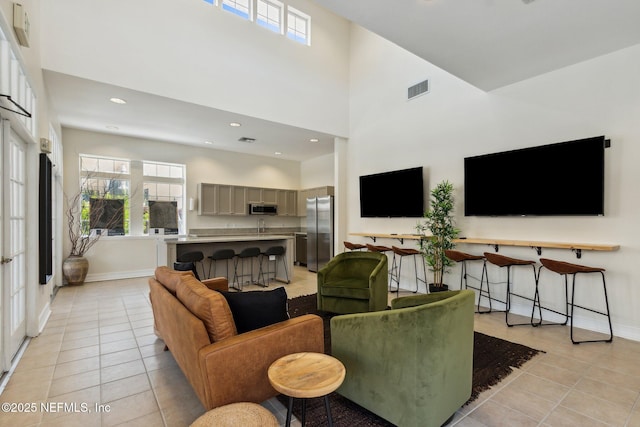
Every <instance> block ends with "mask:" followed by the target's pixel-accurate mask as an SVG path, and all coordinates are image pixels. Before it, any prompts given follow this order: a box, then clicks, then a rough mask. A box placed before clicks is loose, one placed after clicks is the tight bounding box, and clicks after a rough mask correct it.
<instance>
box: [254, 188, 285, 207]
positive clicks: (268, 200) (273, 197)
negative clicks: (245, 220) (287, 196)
mask: <svg viewBox="0 0 640 427" xmlns="http://www.w3.org/2000/svg"><path fill="white" fill-rule="evenodd" d="M278 191H279V190H276V189H275V188H257V187H248V188H247V203H264V204H269V205H275V204H277V203H278Z"/></svg>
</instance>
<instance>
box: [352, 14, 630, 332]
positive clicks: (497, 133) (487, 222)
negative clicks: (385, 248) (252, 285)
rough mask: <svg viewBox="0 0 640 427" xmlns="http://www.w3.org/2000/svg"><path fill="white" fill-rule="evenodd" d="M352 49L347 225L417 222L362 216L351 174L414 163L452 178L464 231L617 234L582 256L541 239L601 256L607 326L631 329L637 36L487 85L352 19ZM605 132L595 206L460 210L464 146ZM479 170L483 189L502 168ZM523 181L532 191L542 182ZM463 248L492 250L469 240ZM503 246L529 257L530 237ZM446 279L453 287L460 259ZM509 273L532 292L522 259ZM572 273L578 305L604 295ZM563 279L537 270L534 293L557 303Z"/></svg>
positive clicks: (577, 236) (468, 152)
mask: <svg viewBox="0 0 640 427" xmlns="http://www.w3.org/2000/svg"><path fill="white" fill-rule="evenodd" d="M351 52H352V57H351V67H350V72H351V84H350V90H351V97H350V105H351V108H350V127H351V132H350V136H349V143H348V144H347V147H348V165H349V167H348V174H349V177H348V179H347V181H348V183H349V184H348V212H349V213H348V215H349V219H348V222H349V231H350V232H389V233H411V232H414V227H415V224H416V219H363V218H360V217H359V215H358V212H359V211H358V206H359V202H358V190H357V182H358V181H357V177H358V176H359V175H363V174H368V173H375V172H381V171H385V170H393V169H400V168H407V167H413V166H423V167H424V168H425V175H426V178H427V181H426V184H427V185H426V187H427V189H426V190H425V192H427V191H428V189H430V188H432V187H433V186H434V185H435V184H436V183H438V182H440V181H442V180H444V179H447V180H449V181H451V182H452V183H453V184H454V186H455V187H456V197H457V203H456V212H457V214H456V217H457V224H458V226H459V227H460V228H461V229H462V234H463V235H465V236H469V237H487V238H503V239H526V240H537V241H559V242H582V243H612V244H619V245H621V249H620V250H619V251H616V252H613V253H603V252H590V251H586V252H583V255H582V259H580V260H578V259H576V256H575V255H574V254H573V253H572V252H571V251H568V250H543V254H542V256H544V257H548V258H555V259H562V260H566V261H569V262H574V263H582V264H585V265H593V266H600V267H604V268H606V269H607V283H608V291H609V298H610V305H611V310H612V313H613V321H614V333H615V334H616V335H619V336H626V337H632V338H634V339H640V312H638V310H637V309H636V308H635V304H634V302H635V301H638V299H639V297H640V289H639V288H638V286H637V283H638V282H639V281H640V271H638V269H637V268H636V265H635V262H637V259H638V255H639V253H640V246H639V244H638V242H639V241H640V239H639V238H640V225H639V224H638V221H637V218H638V213H639V212H640V202H639V201H638V198H637V197H636V196H635V194H636V193H637V189H636V187H637V184H638V182H640V172H639V171H638V167H637V164H636V163H637V162H636V160H637V159H638V158H640V144H638V140H639V138H640V122H639V121H638V117H640V83H639V82H638V79H637V76H638V75H639V73H640V45H638V46H634V47H631V48H628V49H625V50H621V51H618V52H615V53H612V54H609V55H606V56H602V57H599V58H596V59H593V60H590V61H587V62H584V63H581V64H577V65H574V66H571V67H567V68H565V69H561V70H558V71H556V72H552V73H548V74H545V75H542V76H539V77H536V78H533V79H530V80H527V81H524V82H521V83H518V84H514V85H511V86H508V87H504V88H502V89H500V90H496V91H493V92H489V93H485V92H482V91H480V90H478V89H476V88H474V87H472V86H470V85H468V84H466V83H465V82H463V81H461V80H459V79H457V78H456V77H454V76H452V75H450V74H448V73H446V72H444V71H443V70H441V69H439V68H437V67H435V66H433V65H432V64H430V63H428V62H426V61H424V60H422V59H420V58H417V57H416V56H414V55H412V54H410V53H408V52H406V51H404V50H403V49H400V48H398V47H397V46H395V45H393V44H392V43H390V42H388V41H386V40H384V39H381V38H380V37H378V36H376V35H374V34H372V33H370V32H368V31H366V30H364V29H362V28H360V27H357V26H355V25H354V26H352V39H351ZM425 78H429V79H430V80H431V91H430V93H428V94H426V95H423V96H421V97H419V98H416V99H414V100H412V101H407V100H406V89H407V87H409V86H411V85H413V84H415V83H417V82H419V81H422V80H424V79H425ZM603 134H604V135H606V136H607V137H608V138H610V139H611V143H612V146H611V148H609V149H608V150H607V151H606V196H605V203H606V205H605V212H606V215H605V216H604V217H540V218H520V217H516V218H511V217H509V218H476V217H469V218H465V217H464V216H463V214H462V212H463V206H462V200H463V191H464V188H462V187H463V182H464V170H463V158H464V157H466V156H472V155H478V154H483V153H490V152H497V151H503V150H508V149H514V148H520V147H527V146H535V145H543V144H550V143H554V142H561V141H565V140H571V139H578V138H583V137H590V136H597V135H603ZM364 159H366V160H364ZM531 173H544V165H531ZM486 180H487V191H496V190H495V189H496V185H498V184H499V182H500V175H499V172H498V171H488V173H487V177H486ZM531 191H532V197H535V192H536V191H542V189H531ZM353 240H357V239H356V238H353ZM363 240H364V239H363ZM391 243H392V242H387V244H391ZM395 243H396V244H397V243H398V242H395ZM405 245H406V242H405ZM460 249H461V250H465V251H468V252H472V253H481V252H483V251H488V250H492V249H491V248H490V247H487V246H474V245H463V246H460ZM500 253H502V254H506V255H510V256H515V257H521V258H527V259H537V253H536V252H535V251H533V250H532V249H530V248H520V249H517V248H508V247H503V248H500ZM476 273H477V276H479V271H477V272H472V274H476ZM490 274H491V276H492V282H493V281H503V280H504V279H505V278H506V275H505V273H504V272H503V271H498V270H493V269H492V270H490ZM592 279H593V280H592ZM405 280H408V278H405ZM448 281H449V282H450V283H451V284H452V285H453V287H454V288H457V283H458V281H459V270H458V268H455V269H454V270H452V272H451V275H450V276H449V280H448ZM515 281H516V283H517V286H522V288H521V290H522V292H523V293H527V292H531V293H532V291H533V286H534V285H533V279H532V274H531V271H526V272H525V271H521V272H516V277H515ZM581 281H582V283H583V285H584V287H582V288H580V293H579V294H580V296H584V300H583V301H582V302H583V303H584V305H588V306H594V307H602V295H601V285H600V284H599V282H598V281H597V280H595V278H589V277H586V278H584V279H579V283H580V282H581ZM404 286H405V287H407V288H410V287H411V286H413V284H412V283H409V282H405V284H404ZM581 286H582V285H581ZM560 288H561V286H560V279H559V278H558V277H554V276H553V275H552V274H551V273H549V272H546V273H545V272H543V280H542V281H541V289H542V290H541V292H543V303H547V305H549V306H552V307H554V308H556V309H557V308H559V307H560V304H559V303H558V301H559V300H560V297H561V295H562V293H561V291H560ZM498 289H499V288H498ZM502 289H504V288H502ZM501 292H503V293H504V290H502V291H501ZM522 310H524V311H523V312H526V310H525V309H524V308H522ZM529 313H530V308H529ZM576 321H577V322H579V324H581V325H583V326H585V327H590V328H593V329H604V328H605V324H604V321H603V319H601V318H598V317H594V316H593V315H590V314H577V315H576Z"/></svg>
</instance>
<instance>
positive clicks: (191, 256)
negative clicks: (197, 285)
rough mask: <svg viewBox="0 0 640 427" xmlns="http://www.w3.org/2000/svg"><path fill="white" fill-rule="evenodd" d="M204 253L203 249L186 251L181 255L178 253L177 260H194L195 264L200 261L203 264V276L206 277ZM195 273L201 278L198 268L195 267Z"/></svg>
mask: <svg viewBox="0 0 640 427" xmlns="http://www.w3.org/2000/svg"><path fill="white" fill-rule="evenodd" d="M203 260H204V254H203V253H202V252H201V251H191V252H185V253H183V254H181V255H178V257H177V259H176V261H178V262H192V263H194V265H197V263H200V265H202V277H204V262H203ZM195 269H196V270H195V273H196V276H197V277H198V280H200V279H199V275H198V268H197V267H195Z"/></svg>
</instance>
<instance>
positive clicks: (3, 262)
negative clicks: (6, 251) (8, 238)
mask: <svg viewBox="0 0 640 427" xmlns="http://www.w3.org/2000/svg"><path fill="white" fill-rule="evenodd" d="M11 261H13V258H5V257H2V259H0V264H9V263H10V262H11Z"/></svg>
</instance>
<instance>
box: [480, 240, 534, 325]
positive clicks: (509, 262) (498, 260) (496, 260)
mask: <svg viewBox="0 0 640 427" xmlns="http://www.w3.org/2000/svg"><path fill="white" fill-rule="evenodd" d="M484 257H485V258H486V260H487V261H489V262H490V263H491V264H493V265H496V266H498V267H500V268H502V267H506V268H507V295H506V301H505V305H506V308H505V310H504V321H505V323H506V324H507V326H509V327H511V326H520V325H532V326H535V324H534V323H533V314H534V312H535V308H536V299H537V297H538V294H537V292H534V298H533V300H532V299H531V298H528V297H525V296H522V295H518V294H515V293H512V292H511V268H512V267H517V266H529V265H530V266H531V268H532V270H533V278H534V281H535V283H536V290H537V288H538V274H537V273H536V262H535V261H531V260H526V259H517V258H510V257H507V256H504V255H499V254H494V253H491V252H485V253H484ZM487 277H488V276H487ZM487 289H489V280H488V279H487ZM512 295H513V296H516V297H519V298H522V299H526V300H532V301H533V307H532V309H531V320H530V321H529V323H509V311H510V310H511V296H512ZM490 310H491V309H490ZM538 310H539V312H540V318H542V310H541V309H540V304H539V302H538Z"/></svg>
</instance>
